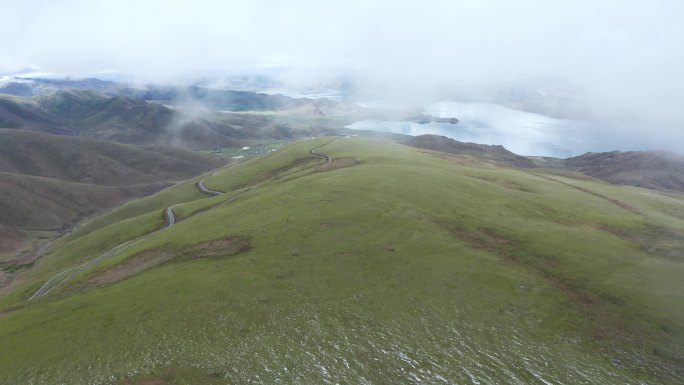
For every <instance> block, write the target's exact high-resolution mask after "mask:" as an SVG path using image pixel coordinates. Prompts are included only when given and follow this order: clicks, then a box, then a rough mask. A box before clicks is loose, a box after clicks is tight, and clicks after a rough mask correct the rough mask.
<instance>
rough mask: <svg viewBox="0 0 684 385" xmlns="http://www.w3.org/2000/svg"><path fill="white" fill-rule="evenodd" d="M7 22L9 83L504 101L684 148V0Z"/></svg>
mask: <svg viewBox="0 0 684 385" xmlns="http://www.w3.org/2000/svg"><path fill="white" fill-rule="evenodd" d="M3 14H4V16H5V17H4V18H3V23H2V24H1V25H0V46H2V47H3V60H2V61H1V62H0V73H12V72H16V71H19V70H20V69H22V68H27V67H29V68H33V69H36V70H38V71H44V72H49V73H60V74H72V75H73V74H89V75H90V76H93V75H94V74H95V75H96V74H104V75H105V76H107V77H108V78H110V79H116V80H125V81H127V82H129V83H133V84H147V83H156V84H189V83H195V84H200V85H203V86H210V87H219V88H234V89H235V88H237V89H249V90H259V91H266V92H272V93H278V92H281V93H288V92H289V93H290V94H292V95H293V96H300V97H301V96H304V97H305V96H314V97H319V96H326V97H330V98H336V97H346V98H352V100H356V101H361V102H368V101H374V100H391V101H394V102H395V103H403V104H406V105H420V106H425V105H429V104H430V103H433V102H436V101H442V100H448V101H461V102H463V101H468V102H484V103H496V104H498V105H501V106H504V107H508V108H513V109H517V110H521V111H526V112H530V113H536V114H540V115H544V116H549V117H553V118H557V119H565V120H569V121H575V120H576V121H581V122H591V123H592V124H589V125H586V126H583V127H580V131H582V135H584V137H582V138H580V140H585V141H587V142H607V143H611V142H612V143H615V145H614V147H616V148H617V147H618V145H619V144H621V143H637V144H638V145H639V146H641V147H642V148H644V149H646V148H661V149H670V150H678V149H680V148H684V134H683V133H682V131H684V130H682V128H683V127H684V109H682V108H681V106H682V105H683V104H684V97H682V95H681V90H682V89H684V76H682V75H683V74H682V68H684V49H683V48H682V43H681V36H684V24H682V23H681V22H680V15H682V14H684V2H681V1H677V0H621V1H618V0H606V1H601V2H596V1H589V0H586V1H572V2H570V1H560V0H551V1H545V2H538V1H533V0H521V1H516V2H509V1H496V0H461V1H437V0H435V1H420V2H418V1H389V0H374V1H366V0H363V1H361V0H356V1H329V2H328V1H326V2H313V1H305V0H289V1H276V0H255V1H250V2H243V1H218V0H208V1H202V2H196V1H175V2H173V3H168V2H164V1H161V0H148V1H135V2H134V1H132V0H123V1H120V2H90V1H86V0H62V1H58V2H45V1H40V0H27V1H23V2H15V3H9V4H5V5H3ZM117 74H123V75H117ZM96 76H97V75H96ZM573 130H575V131H576V130H578V127H576V126H573V125H572V124H568V125H567V131H566V133H567V135H568V138H571V137H572V136H573V135H574V131H573ZM520 131H521V129H520V127H516V126H511V127H510V132H511V133H518V132H520ZM625 146H626V145H625ZM679 151H681V150H679Z"/></svg>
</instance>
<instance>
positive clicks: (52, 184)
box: [0, 129, 223, 286]
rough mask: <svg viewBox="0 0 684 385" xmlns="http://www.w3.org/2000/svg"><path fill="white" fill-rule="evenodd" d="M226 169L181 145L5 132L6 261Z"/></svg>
mask: <svg viewBox="0 0 684 385" xmlns="http://www.w3.org/2000/svg"><path fill="white" fill-rule="evenodd" d="M222 164H223V163H222V162H220V161H218V160H216V159H214V158H211V157H208V156H204V155H200V154H197V153H193V152H189V151H186V150H181V149H178V148H169V147H162V146H153V147H147V148H142V147H135V146H128V145H123V144H117V143H111V142H103V141H97V140H92V139H87V138H80V137H73V136H67V135H49V134H42V133H39V132H34V131H26V130H17V129H0V185H1V186H2V194H1V196H0V226H1V227H2V231H0V264H3V263H4V262H6V261H7V260H16V259H17V258H19V259H20V260H22V261H24V262H26V261H30V260H32V259H34V258H35V257H36V256H37V253H36V250H37V249H38V248H39V247H40V246H41V245H43V244H44V243H45V242H47V240H48V239H50V238H52V237H53V236H54V235H55V233H54V232H61V231H64V230H66V229H68V228H70V227H72V226H73V225H74V224H75V223H76V222H77V221H79V220H81V219H83V218H84V217H86V216H90V215H92V214H93V213H96V212H98V211H101V210H103V209H107V208H111V207H114V206H117V205H119V204H121V203H123V202H124V201H126V200H129V199H131V198H134V197H141V196H144V195H149V194H152V193H154V192H156V191H159V190H161V189H162V188H164V187H167V186H169V185H170V184H171V183H173V182H177V181H179V180H183V179H187V178H190V177H193V176H195V175H198V174H201V173H203V172H206V171H208V170H211V169H213V168H216V167H219V166H220V165H222ZM0 286H2V284H0Z"/></svg>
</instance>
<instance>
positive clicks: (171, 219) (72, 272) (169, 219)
mask: <svg viewBox="0 0 684 385" xmlns="http://www.w3.org/2000/svg"><path fill="white" fill-rule="evenodd" d="M337 139H338V138H334V139H333V140H331V141H329V142H327V143H324V144H322V145H320V146H316V147H314V148H312V149H311V150H310V151H309V152H311V154H314V155H317V156H320V157H323V158H325V160H326V162H325V164H329V163H330V162H332V161H333V158H332V156H330V155H328V154H325V153H322V152H319V151H316V150H318V149H320V148H322V147H324V146H327V145H329V144H330V143H332V142H334V141H335V140H337ZM315 167H316V166H315ZM215 174H216V173H214V174H212V176H213V175H215ZM196 186H197V189H198V190H199V191H200V192H202V193H204V194H208V195H214V196H215V195H222V194H223V192H221V191H216V190H211V189H209V188H207V187H206V186H205V185H204V179H203V180H201V181H199V182H197V184H196ZM257 186H259V185H254V186H251V187H249V188H247V189H246V190H244V191H242V192H240V193H238V194H237V195H235V196H233V197H232V198H230V199H228V200H227V201H225V202H223V203H221V204H220V205H225V204H228V203H230V202H233V201H234V200H236V199H237V198H238V197H240V196H241V195H243V194H245V193H247V192H248V191H251V190H253V189H255V188H256V187H257ZM164 219H165V220H166V228H168V227H171V226H173V225H175V224H176V216H175V214H174V213H173V206H170V207H167V208H166V209H164ZM157 231H159V230H155V231H152V232H150V233H148V234H145V235H143V236H141V237H138V238H135V239H132V240H129V241H126V242H123V243H120V244H118V245H116V246H114V247H113V248H111V249H109V250H108V251H106V252H105V253H103V254H101V255H99V256H97V257H95V258H93V259H91V260H90V261H87V262H85V263H82V264H80V265H78V266H74V267H70V268H68V269H66V270H63V271H61V272H59V273H57V274H56V275H54V276H53V277H52V278H50V279H49V280H47V282H45V283H44V284H43V285H42V286H41V287H40V288H38V290H36V292H35V293H34V294H33V295H32V296H31V297H30V298H29V301H30V300H33V299H35V298H40V297H43V296H44V295H46V294H48V293H49V292H50V291H52V290H53V289H54V288H56V287H57V286H59V285H61V284H62V283H64V282H66V281H67V280H69V279H70V278H73V277H75V276H76V275H78V274H80V273H81V272H83V271H85V270H86V269H87V268H89V267H91V266H94V265H95V264H97V263H98V262H100V261H102V260H103V259H105V258H109V257H111V256H113V255H116V254H118V253H120V252H121V251H123V250H125V249H127V248H128V247H130V246H133V245H134V244H137V243H139V242H141V241H143V240H145V239H147V238H149V237H151V236H152V235H153V234H155V233H156V232H157Z"/></svg>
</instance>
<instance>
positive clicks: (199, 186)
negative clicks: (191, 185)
mask: <svg viewBox="0 0 684 385" xmlns="http://www.w3.org/2000/svg"><path fill="white" fill-rule="evenodd" d="M197 189H198V190H199V191H200V192H201V193H204V194H207V195H221V194H223V192H222V191H216V190H212V189H210V188H207V186H205V185H204V179H202V180H201V181H199V182H197Z"/></svg>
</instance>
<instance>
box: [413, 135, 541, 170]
mask: <svg viewBox="0 0 684 385" xmlns="http://www.w3.org/2000/svg"><path fill="white" fill-rule="evenodd" d="M403 143H404V144H406V145H408V146H411V147H416V148H423V149H428V150H435V151H440V152H446V153H449V154H460V155H473V156H478V157H482V158H486V159H491V160H494V161H497V162H502V163H507V164H510V165H512V166H516V167H535V165H534V163H533V162H532V161H531V160H529V159H528V158H526V157H524V156H520V155H517V154H514V153H512V152H510V151H508V150H506V149H505V148H504V147H503V146H490V145H486V144H477V143H464V142H459V141H457V140H454V139H451V138H447V137H446V136H440V135H418V136H416V137H412V138H410V139H408V140H406V141H404V142H403Z"/></svg>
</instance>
